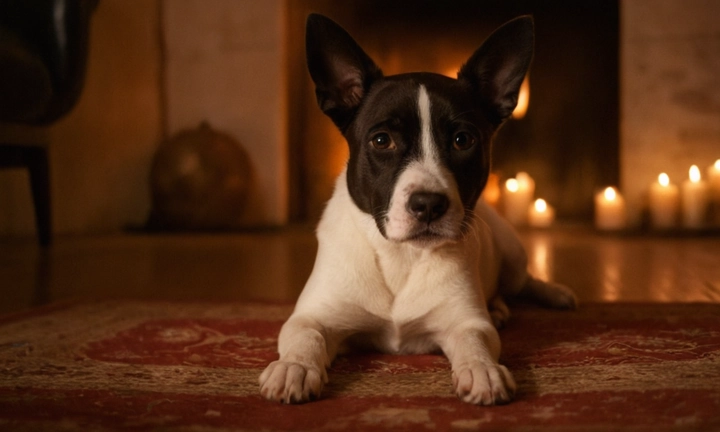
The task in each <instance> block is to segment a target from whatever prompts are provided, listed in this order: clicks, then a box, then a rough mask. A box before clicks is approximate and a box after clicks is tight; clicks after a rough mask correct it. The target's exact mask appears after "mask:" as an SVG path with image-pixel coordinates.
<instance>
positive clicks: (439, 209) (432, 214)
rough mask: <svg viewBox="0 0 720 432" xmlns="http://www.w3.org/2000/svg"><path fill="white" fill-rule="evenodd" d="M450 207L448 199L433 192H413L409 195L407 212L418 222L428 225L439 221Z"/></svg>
mask: <svg viewBox="0 0 720 432" xmlns="http://www.w3.org/2000/svg"><path fill="white" fill-rule="evenodd" d="M448 207H450V200H448V197H447V196H445V195H443V194H439V193H434V192H415V193H413V194H412V195H410V199H409V200H408V204H407V211H408V212H409V213H410V214H411V215H413V217H414V218H415V219H417V220H418V221H420V222H425V223H430V222H432V221H434V220H435V219H439V218H440V217H442V215H444V214H445V212H446V211H447V209H448Z"/></svg>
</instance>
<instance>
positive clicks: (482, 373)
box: [453, 362, 516, 405]
mask: <svg viewBox="0 0 720 432" xmlns="http://www.w3.org/2000/svg"><path fill="white" fill-rule="evenodd" d="M453 387H454V388H455V394H456V395H457V397H459V398H460V399H461V400H462V401H463V402H467V403H471V404H475V405H502V404H506V403H508V402H510V401H511V400H512V399H513V397H514V396H515V389H516V386H515V380H514V379H513V376H512V374H511V373H510V371H509V370H508V369H507V368H506V367H505V366H503V365H500V364H485V363H480V362H478V363H474V364H470V365H466V366H463V367H460V368H458V369H457V370H453Z"/></svg>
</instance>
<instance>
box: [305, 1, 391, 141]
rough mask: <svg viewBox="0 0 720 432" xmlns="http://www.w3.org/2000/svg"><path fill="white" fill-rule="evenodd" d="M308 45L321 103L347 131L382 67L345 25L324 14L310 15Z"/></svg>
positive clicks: (308, 20)
mask: <svg viewBox="0 0 720 432" xmlns="http://www.w3.org/2000/svg"><path fill="white" fill-rule="evenodd" d="M305 49H306V53H307V63H308V69H309V70H310V76H311V77H312V80H313V81H314V82H315V95H316V96H317V101H318V105H320V109H322V111H323V112H324V113H325V114H327V115H328V117H330V118H331V119H332V121H333V122H334V123H335V125H337V127H338V128H340V130H341V131H343V132H344V131H345V128H346V127H347V125H348V124H349V123H350V121H351V120H352V118H353V116H354V115H355V111H356V110H357V108H358V106H359V105H360V101H361V100H362V98H363V97H364V96H365V94H366V93H367V91H368V89H369V88H370V85H371V84H372V83H373V82H374V81H375V80H376V79H378V78H380V77H382V71H381V70H380V68H378V67H377V66H376V65H375V63H374V62H373V61H372V59H370V57H369V56H368V55H367V54H365V52H364V51H363V50H362V48H360V46H359V45H358V44H357V43H356V42H355V41H354V40H353V38H352V37H351V36H350V35H349V34H348V33H347V32H346V31H345V30H344V29H343V28H342V27H340V26H339V25H337V24H336V23H335V22H334V21H332V20H331V19H329V18H327V17H324V16H322V15H318V14H312V15H310V16H309V17H308V19H307V28H306V34H305Z"/></svg>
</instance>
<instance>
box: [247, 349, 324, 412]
mask: <svg viewBox="0 0 720 432" xmlns="http://www.w3.org/2000/svg"><path fill="white" fill-rule="evenodd" d="M259 382H260V394H262V395H263V397H265V398H266V399H268V400H273V401H276V402H280V403H286V404H296V403H303V402H309V401H311V400H314V399H316V398H318V397H319V396H320V392H321V391H322V388H323V385H324V384H325V383H326V382H327V373H326V372H325V370H324V369H323V370H322V371H321V370H318V369H316V368H313V367H307V366H304V365H301V364H300V363H293V362H286V361H281V360H278V361H274V362H272V363H270V364H269V365H268V367H267V368H265V370H264V371H263V373H262V374H261V375H260V379H259Z"/></svg>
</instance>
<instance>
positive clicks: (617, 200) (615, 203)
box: [595, 187, 627, 230]
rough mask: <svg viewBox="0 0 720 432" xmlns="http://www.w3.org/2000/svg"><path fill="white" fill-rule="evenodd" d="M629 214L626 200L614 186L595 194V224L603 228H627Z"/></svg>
mask: <svg viewBox="0 0 720 432" xmlns="http://www.w3.org/2000/svg"><path fill="white" fill-rule="evenodd" d="M626 223H627V215H626V210H625V200H624V199H623V197H622V195H620V193H619V192H618V191H617V189H615V188H614V187H607V188H605V189H604V190H602V191H600V192H598V193H597V194H596V195H595V226H596V227H597V228H598V229H601V230H619V229H623V228H625V225H626Z"/></svg>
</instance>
